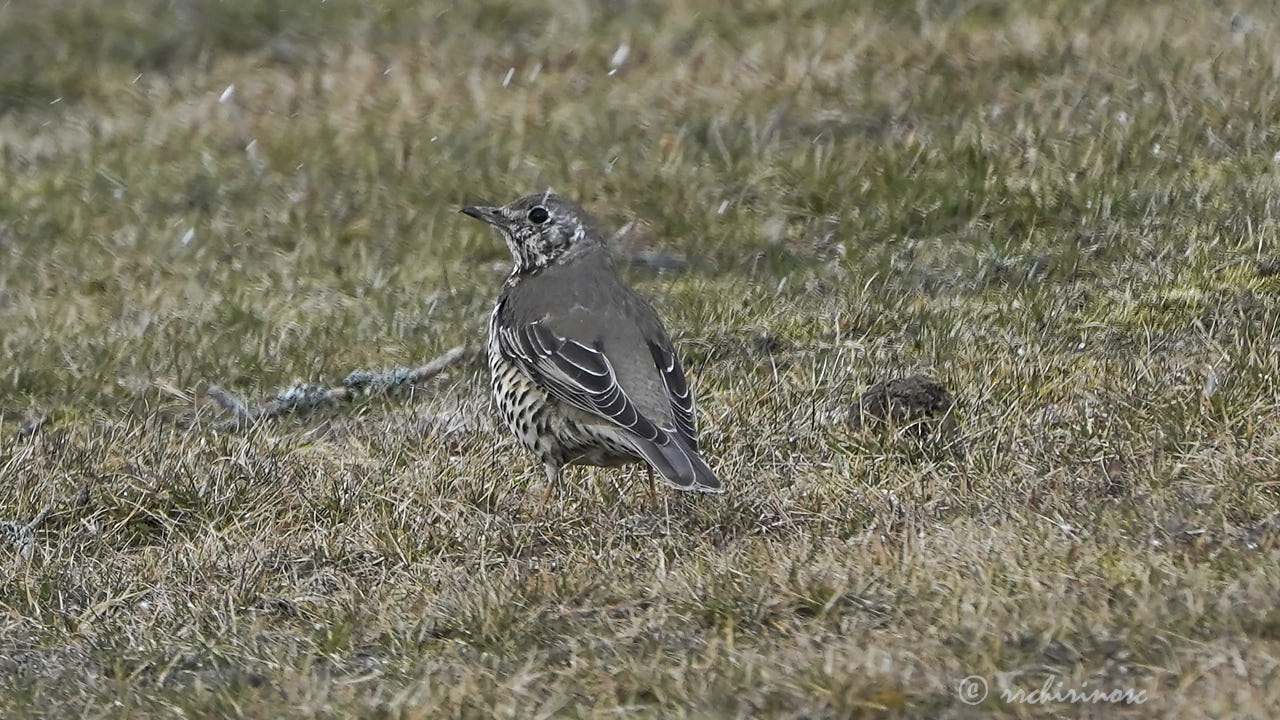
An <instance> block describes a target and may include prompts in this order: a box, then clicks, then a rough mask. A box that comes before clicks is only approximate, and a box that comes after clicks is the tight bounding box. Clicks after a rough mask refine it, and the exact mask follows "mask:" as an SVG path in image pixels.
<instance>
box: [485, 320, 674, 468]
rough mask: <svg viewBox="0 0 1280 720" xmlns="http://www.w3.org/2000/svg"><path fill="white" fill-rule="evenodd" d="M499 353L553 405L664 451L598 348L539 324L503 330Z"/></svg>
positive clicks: (659, 431) (661, 433) (662, 440)
mask: <svg viewBox="0 0 1280 720" xmlns="http://www.w3.org/2000/svg"><path fill="white" fill-rule="evenodd" d="M498 345H499V350H500V351H501V352H502V353H503V355H505V356H506V357H507V359H509V360H511V361H512V362H514V363H516V364H517V365H519V366H520V368H521V369H522V370H524V371H525V372H526V373H528V374H529V376H530V377H532V378H534V380H536V381H538V382H539V384H540V385H542V386H543V387H545V388H547V389H548V390H549V391H550V392H551V394H552V395H553V396H554V397H556V398H557V399H558V400H561V401H562V402H565V403H567V404H569V405H570V406H572V407H575V408H577V409H579V410H582V411H584V412H589V413H593V414H596V415H599V416H601V417H602V418H604V419H606V420H608V421H610V422H612V423H614V424H615V425H617V426H618V427H622V428H625V429H627V430H628V431H629V432H631V433H633V434H635V435H636V436H637V437H639V438H640V439H642V440H648V441H651V442H656V443H658V444H659V445H665V444H666V443H667V442H669V441H670V437H669V436H668V435H667V432H668V431H667V430H666V429H664V428H660V427H658V426H657V425H655V424H654V423H653V421H651V420H650V419H649V418H647V417H645V416H644V415H643V414H642V413H641V412H640V410H639V409H638V408H637V407H636V406H635V403H633V402H632V401H631V398H629V397H627V393H626V391H625V390H623V388H622V386H621V385H620V384H619V383H618V378H617V375H616V374H615V373H614V370H613V365H612V364H611V363H610V362H609V358H608V356H606V355H605V353H604V350H603V348H601V347H599V346H596V347H593V346H590V345H584V344H583V343H580V342H578V341H576V340H568V339H565V338H562V337H558V336H557V335H556V334H555V333H554V332H552V331H551V330H550V329H548V328H547V327H546V326H544V325H542V324H541V323H539V322H536V321H535V322H532V323H528V324H526V325H523V326H520V327H519V328H509V327H507V328H502V329H501V331H500V332H499V333H498Z"/></svg>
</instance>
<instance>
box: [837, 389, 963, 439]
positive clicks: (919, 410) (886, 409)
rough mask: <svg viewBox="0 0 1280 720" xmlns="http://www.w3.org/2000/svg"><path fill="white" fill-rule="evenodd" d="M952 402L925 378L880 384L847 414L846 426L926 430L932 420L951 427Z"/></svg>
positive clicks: (951, 398) (948, 394) (944, 390)
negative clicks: (888, 425)
mask: <svg viewBox="0 0 1280 720" xmlns="http://www.w3.org/2000/svg"><path fill="white" fill-rule="evenodd" d="M954 405H955V399H954V398H953V397H952V396H951V393H950V391H948V390H947V388H946V387H944V386H943V385H942V383H940V382H938V381H937V380H935V379H933V378H931V377H929V376H928V375H911V376H908V377H904V378H894V379H892V380H884V381H882V382H878V383H876V384H874V385H872V386H871V387H870V388H868V389H867V391H866V392H864V393H862V396H861V397H859V398H858V402H857V403H855V404H854V406H853V410H851V411H850V413H849V424H850V425H852V426H853V427H855V428H863V427H873V426H876V425H883V424H891V425H896V426H899V427H901V426H906V425H919V426H920V427H921V429H922V430H923V429H926V428H928V427H930V426H931V425H932V424H933V423H932V422H931V421H934V420H939V419H941V420H943V424H944V425H947V426H953V425H954V424H955V421H954V420H953V419H952V417H951V409H952V407H954Z"/></svg>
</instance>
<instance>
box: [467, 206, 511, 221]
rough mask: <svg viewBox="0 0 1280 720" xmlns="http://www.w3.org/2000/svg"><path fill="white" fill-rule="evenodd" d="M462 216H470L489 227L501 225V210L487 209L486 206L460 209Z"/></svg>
mask: <svg viewBox="0 0 1280 720" xmlns="http://www.w3.org/2000/svg"><path fill="white" fill-rule="evenodd" d="M462 214H463V215H470V216H471V217H473V218H475V219H477V220H483V221H485V222H487V223H489V224H490V225H501V224H503V223H502V221H503V217H502V208H496V207H489V206H488V205H468V206H466V207H464V208H462Z"/></svg>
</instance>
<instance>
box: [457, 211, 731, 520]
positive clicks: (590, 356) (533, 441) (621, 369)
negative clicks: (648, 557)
mask: <svg viewBox="0 0 1280 720" xmlns="http://www.w3.org/2000/svg"><path fill="white" fill-rule="evenodd" d="M461 212H462V213H463V214H465V215H468V216H470V217H473V218H476V219H477V220H481V221H483V222H485V223H488V224H489V225H491V226H493V227H494V228H496V229H497V230H498V232H499V233H500V234H501V235H502V237H503V239H504V240H505V241H506V245H507V249H508V250H510V252H511V257H512V261H513V263H514V264H513V267H512V270H511V274H510V275H509V276H508V277H507V279H506V281H505V282H504V283H503V286H502V290H501V292H500V293H499V294H498V299H497V302H496V304H495V305H494V307H493V312H492V313H490V315H489V331H488V339H487V342H486V344H485V354H486V356H487V360H488V364H489V374H490V384H491V388H492V391H493V399H494V404H495V405H496V406H497V409H498V412H499V414H500V415H501V416H502V420H503V421H504V423H505V424H506V426H507V427H508V428H509V429H510V430H511V432H512V434H514V435H515V437H516V439H517V441H518V442H519V443H520V444H521V445H522V446H524V447H525V448H526V449H528V450H530V451H532V452H533V453H534V454H535V455H536V456H537V458H538V459H539V460H541V462H542V464H543V467H544V469H545V470H546V475H547V489H546V493H545V494H544V495H543V507H544V508H545V506H546V503H547V500H548V499H549V498H550V496H551V493H552V492H553V490H555V489H556V488H557V487H558V486H559V483H560V480H561V476H562V474H563V472H564V468H565V467H566V466H569V465H593V466H598V467H615V466H620V465H627V464H631V463H644V464H645V465H646V471H647V474H648V479H649V499H650V502H651V503H654V502H656V491H655V489H654V481H653V473H654V471H655V470H656V471H657V472H658V475H659V476H661V478H662V479H663V480H664V481H665V482H666V484H668V485H670V486H671V487H674V488H676V489H678V490H686V491H694V492H702V493H719V492H723V486H722V485H721V483H720V480H719V479H718V478H717V477H716V475H715V473H714V472H712V471H711V468H709V467H708V466H707V463H706V461H704V460H703V458H702V456H701V453H700V451H699V447H698V438H697V425H696V423H695V419H694V398H693V392H692V390H691V388H690V387H689V382H688V379H687V378H686V377H685V374H684V369H683V368H682V367H681V365H680V358H679V356H678V355H677V353H676V350H675V347H674V346H673V344H672V342H671V339H670V337H668V335H667V332H666V330H665V329H664V328H663V325H662V320H661V319H660V318H659V317H658V313H657V311H655V310H654V308H653V306H652V305H651V304H649V302H648V301H647V300H645V299H644V298H643V297H641V296H640V295H639V294H637V293H636V292H635V291H634V290H632V289H631V288H630V287H628V286H627V285H626V284H625V283H624V282H623V281H622V278H621V277H620V276H619V275H618V271H617V268H616V267H615V265H614V261H613V257H612V255H611V254H610V252H609V249H608V247H607V246H606V245H605V242H604V237H603V236H602V234H601V232H600V230H599V229H598V225H597V224H596V223H595V221H594V220H593V219H592V218H591V217H590V215H588V214H587V212H586V211H585V210H583V209H582V208H581V207H579V206H578V205H576V204H574V203H573V202H571V201H569V200H566V199H564V198H561V197H560V196H558V195H556V194H554V193H552V192H550V191H547V192H544V193H540V194H534V195H528V196H525V197H521V198H519V199H516V200H514V201H512V202H510V203H508V204H506V205H502V206H488V205H469V206H467V207H464V208H462V211H461Z"/></svg>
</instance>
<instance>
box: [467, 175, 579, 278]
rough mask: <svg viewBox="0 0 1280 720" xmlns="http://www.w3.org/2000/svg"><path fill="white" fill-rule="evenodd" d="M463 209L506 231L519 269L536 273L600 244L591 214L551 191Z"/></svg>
mask: <svg viewBox="0 0 1280 720" xmlns="http://www.w3.org/2000/svg"><path fill="white" fill-rule="evenodd" d="M462 212H463V213H464V214H466V215H470V216H471V217H473V218H476V219H477V220H483V221H485V222H487V223H489V224H490V225H492V226H494V227H496V228H497V229H498V230H499V231H501V232H502V237H503V239H504V240H506V241H507V248H508V249H509V250H511V257H512V258H513V259H514V260H515V263H516V267H515V272H517V273H524V272H533V271H536V270H539V269H541V268H544V267H546V266H547V265H550V264H552V263H555V262H560V261H562V260H565V259H568V258H572V257H574V256H575V255H577V254H579V253H581V252H585V251H588V250H590V249H594V248H598V247H600V241H599V234H598V233H597V231H596V229H595V227H594V226H593V225H592V222H591V219H590V218H589V217H588V216H587V213H586V212H585V211H584V210H583V209H582V208H580V207H578V206H577V205H574V204H573V203H571V202H569V201H568V200H565V199H563V198H561V197H559V196H558V195H555V194H554V193H551V192H545V193H541V194H538V195H528V196H526V197H522V198H520V199H518V200H514V201H512V202H510V203H508V204H506V205H503V206H500V207H498V206H487V205H470V206H467V207H464V208H462Z"/></svg>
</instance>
